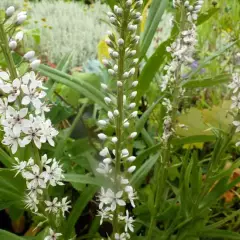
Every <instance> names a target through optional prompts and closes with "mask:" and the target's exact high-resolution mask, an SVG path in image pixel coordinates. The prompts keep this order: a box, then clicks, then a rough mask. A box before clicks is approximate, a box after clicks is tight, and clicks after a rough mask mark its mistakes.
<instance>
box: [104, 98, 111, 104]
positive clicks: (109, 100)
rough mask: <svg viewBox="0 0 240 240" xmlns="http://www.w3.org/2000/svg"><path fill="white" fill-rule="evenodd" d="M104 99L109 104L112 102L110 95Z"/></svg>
mask: <svg viewBox="0 0 240 240" xmlns="http://www.w3.org/2000/svg"><path fill="white" fill-rule="evenodd" d="M104 101H105V103H107V104H109V103H111V102H112V100H111V98H109V97H105V98H104Z"/></svg>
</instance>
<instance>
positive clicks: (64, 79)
mask: <svg viewBox="0 0 240 240" xmlns="http://www.w3.org/2000/svg"><path fill="white" fill-rule="evenodd" d="M39 72H40V73H41V74H43V75H45V76H47V77H50V78H51V79H53V80H54V81H56V82H59V83H62V84H64V85H66V86H68V87H70V88H72V89H74V90H76V91H78V92H79V93H80V94H83V95H84V96H85V97H87V98H89V99H90V100H92V101H93V102H95V103H97V104H98V105H100V106H101V107H102V108H103V109H105V110H106V111H107V110H108V106H107V105H106V104H105V103H104V102H103V99H104V94H103V93H101V92H100V91H99V90H98V89H97V88H95V87H93V86H92V85H91V84H89V83H88V82H87V81H86V80H87V79H88V78H91V77H97V76H96V75H95V74H89V73H83V74H81V75H78V77H72V76H71V75H68V74H66V73H63V72H61V71H58V70H56V69H52V68H50V67H48V66H45V65H41V66H40V67H39ZM80 76H81V77H80Z"/></svg>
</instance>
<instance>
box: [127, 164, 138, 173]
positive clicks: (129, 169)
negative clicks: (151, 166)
mask: <svg viewBox="0 0 240 240" xmlns="http://www.w3.org/2000/svg"><path fill="white" fill-rule="evenodd" d="M135 170H136V166H131V167H129V168H128V172H129V173H133V172H134V171H135Z"/></svg>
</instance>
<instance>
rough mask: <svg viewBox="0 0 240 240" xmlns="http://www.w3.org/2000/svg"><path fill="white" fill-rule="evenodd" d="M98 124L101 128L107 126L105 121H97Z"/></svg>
mask: <svg viewBox="0 0 240 240" xmlns="http://www.w3.org/2000/svg"><path fill="white" fill-rule="evenodd" d="M98 123H99V124H100V125H102V126H106V125H107V121H105V120H99V121H98Z"/></svg>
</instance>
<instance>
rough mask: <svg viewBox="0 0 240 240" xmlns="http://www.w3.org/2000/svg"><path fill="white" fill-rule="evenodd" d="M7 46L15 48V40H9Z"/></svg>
mask: <svg viewBox="0 0 240 240" xmlns="http://www.w3.org/2000/svg"><path fill="white" fill-rule="evenodd" d="M8 46H9V47H10V48H11V50H15V49H16V47H17V42H16V41H15V40H10V42H9V44H8Z"/></svg>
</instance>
